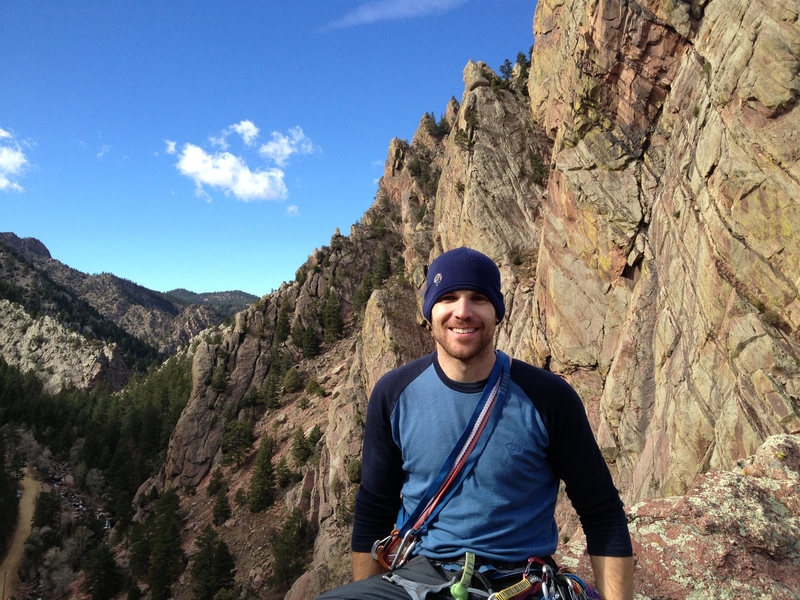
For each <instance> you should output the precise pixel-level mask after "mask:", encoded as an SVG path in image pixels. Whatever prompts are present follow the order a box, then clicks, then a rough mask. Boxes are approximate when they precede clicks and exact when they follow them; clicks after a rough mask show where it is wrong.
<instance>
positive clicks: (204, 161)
mask: <svg viewBox="0 0 800 600" xmlns="http://www.w3.org/2000/svg"><path fill="white" fill-rule="evenodd" d="M231 134H237V135H238V136H239V137H240V138H241V140H242V143H243V144H244V145H243V146H242V145H241V144H240V149H241V152H239V153H233V152H230V151H228V147H229V143H228V138H229V136H230V135H231ZM258 135H259V128H258V127H256V125H255V123H253V122H252V121H248V120H243V121H239V122H238V123H235V124H233V125H230V126H228V127H226V128H225V129H223V130H222V131H221V132H220V135H219V136H218V137H211V138H209V140H210V144H211V145H212V146H213V147H214V150H204V149H203V148H201V147H200V146H197V145H195V144H191V143H186V144H183V146H182V147H181V148H180V149H179V148H178V144H177V143H176V142H174V141H172V140H166V139H165V140H164V144H165V145H166V153H167V154H174V155H177V156H178V162H177V163H176V165H175V166H176V167H177V168H178V171H179V172H180V173H182V174H183V175H185V176H187V177H189V178H190V179H192V180H193V181H194V182H195V186H196V189H197V194H198V195H199V196H201V197H203V198H205V199H206V200H209V201H210V200H211V198H210V196H209V195H208V192H207V191H206V189H205V187H204V186H208V187H214V188H218V189H221V190H222V191H224V192H225V193H226V194H231V195H233V196H235V197H236V198H238V199H239V200H243V201H245V202H248V201H250V200H284V199H286V198H287V197H288V195H289V193H288V190H287V188H286V184H285V181H284V178H285V168H286V163H287V162H288V160H289V158H290V157H291V156H292V155H293V154H310V153H312V152H314V151H315V147H314V144H313V143H312V142H311V139H310V138H309V137H308V136H306V134H305V133H303V130H302V128H300V127H299V126H297V127H294V128H292V129H290V130H289V131H288V132H286V133H281V132H279V131H273V132H272V139H271V140H270V141H268V142H267V143H265V144H262V145H261V146H259V147H257V145H256V140H257V138H258ZM231 141H234V140H231ZM256 151H257V152H258V155H256ZM257 156H258V158H256V157H257ZM251 159H255V160H256V161H258V162H262V163H263V162H264V161H266V164H263V165H262V166H260V167H251V166H249V165H248V163H249V162H250V160H251ZM250 164H252V163H250ZM296 208H297V207H294V209H295V210H296ZM290 210H291V207H290ZM297 214H299V212H298V213H297Z"/></svg>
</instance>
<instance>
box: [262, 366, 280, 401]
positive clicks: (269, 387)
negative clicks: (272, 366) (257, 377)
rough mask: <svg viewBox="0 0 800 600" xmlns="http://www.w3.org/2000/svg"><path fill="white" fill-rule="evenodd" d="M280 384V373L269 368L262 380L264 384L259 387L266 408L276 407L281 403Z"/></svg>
mask: <svg viewBox="0 0 800 600" xmlns="http://www.w3.org/2000/svg"><path fill="white" fill-rule="evenodd" d="M280 390H281V384H280V375H278V373H277V372H275V371H272V370H270V372H269V375H267V378H266V379H265V380H264V385H263V387H262V388H261V397H262V398H263V400H264V405H265V406H266V407H267V408H278V407H279V406H280V405H281V393H280Z"/></svg>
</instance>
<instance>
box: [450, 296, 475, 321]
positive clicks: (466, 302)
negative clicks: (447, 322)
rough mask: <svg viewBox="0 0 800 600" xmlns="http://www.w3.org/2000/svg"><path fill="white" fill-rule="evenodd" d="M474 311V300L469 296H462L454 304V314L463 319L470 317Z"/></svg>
mask: <svg viewBox="0 0 800 600" xmlns="http://www.w3.org/2000/svg"><path fill="white" fill-rule="evenodd" d="M473 312H474V310H473V307H472V300H470V298H469V297H468V296H461V297H460V298H459V299H458V300H456V302H455V306H453V316H454V317H457V318H459V319H462V320H467V319H469V318H470V317H471V316H472V314H473Z"/></svg>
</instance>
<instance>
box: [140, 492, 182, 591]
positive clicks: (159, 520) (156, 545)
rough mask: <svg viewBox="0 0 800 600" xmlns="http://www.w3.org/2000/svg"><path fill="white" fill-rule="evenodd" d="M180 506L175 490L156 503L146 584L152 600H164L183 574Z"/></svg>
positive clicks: (166, 493) (164, 494) (163, 495)
mask: <svg viewBox="0 0 800 600" xmlns="http://www.w3.org/2000/svg"><path fill="white" fill-rule="evenodd" d="M179 510H180V503H179V500H178V495H177V494H176V493H175V491H174V490H167V491H165V492H164V493H163V494H162V495H161V498H160V499H159V500H158V502H157V503H156V507H155V518H154V520H153V526H152V529H151V532H152V550H151V552H150V565H149V568H148V569H147V583H148V585H149V586H150V593H151V596H152V598H153V600H167V598H169V597H170V595H171V594H170V587H171V586H172V584H173V583H175V582H176V581H177V580H178V577H179V576H180V574H181V572H183V550H182V549H181V519H180V513H179Z"/></svg>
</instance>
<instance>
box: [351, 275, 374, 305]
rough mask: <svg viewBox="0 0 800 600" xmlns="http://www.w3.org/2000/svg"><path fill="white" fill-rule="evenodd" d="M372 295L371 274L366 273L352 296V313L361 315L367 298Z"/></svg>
mask: <svg viewBox="0 0 800 600" xmlns="http://www.w3.org/2000/svg"><path fill="white" fill-rule="evenodd" d="M370 295H372V274H370V273H367V274H366V275H365V276H364V279H362V280H361V284H360V285H359V286H358V289H357V290H356V292H355V294H353V312H354V313H356V314H361V313H362V312H363V311H364V309H365V308H366V306H367V302H368V301H369V297H370Z"/></svg>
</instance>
